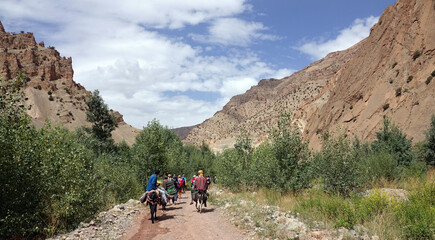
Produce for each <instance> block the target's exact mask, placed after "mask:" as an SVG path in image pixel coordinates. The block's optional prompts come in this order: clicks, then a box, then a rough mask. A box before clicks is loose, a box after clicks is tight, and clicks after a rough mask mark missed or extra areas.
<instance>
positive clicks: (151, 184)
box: [146, 170, 160, 192]
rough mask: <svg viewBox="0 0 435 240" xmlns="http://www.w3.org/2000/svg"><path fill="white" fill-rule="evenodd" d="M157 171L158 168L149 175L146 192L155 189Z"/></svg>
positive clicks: (158, 171)
mask: <svg viewBox="0 0 435 240" xmlns="http://www.w3.org/2000/svg"><path fill="white" fill-rule="evenodd" d="M159 173H160V170H156V172H155V173H154V174H153V175H151V177H150V180H149V181H148V184H147V188H146V191H147V192H149V191H151V190H157V177H158V176H159Z"/></svg>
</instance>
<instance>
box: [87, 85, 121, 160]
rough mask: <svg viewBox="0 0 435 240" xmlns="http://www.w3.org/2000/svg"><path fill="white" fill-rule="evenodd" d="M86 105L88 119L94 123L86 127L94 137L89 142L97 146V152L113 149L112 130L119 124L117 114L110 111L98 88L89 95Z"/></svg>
mask: <svg viewBox="0 0 435 240" xmlns="http://www.w3.org/2000/svg"><path fill="white" fill-rule="evenodd" d="M86 106H87V111H86V120H87V121H88V122H90V123H92V127H91V128H85V130H86V132H88V133H90V134H91V136H92V137H93V138H94V139H93V140H92V139H91V140H90V142H89V143H90V144H91V145H93V146H95V148H96V150H97V152H100V153H101V152H104V150H107V148H109V149H110V150H112V149H113V148H114V142H113V139H112V131H113V130H115V128H116V127H117V126H118V122H117V120H116V117H115V115H114V114H113V113H111V112H110V111H109V109H108V107H107V104H105V103H104V100H103V98H102V97H101V96H100V92H99V91H98V90H95V91H94V92H93V93H92V95H89V96H88V98H87V99H86ZM95 140H97V141H99V142H95Z"/></svg>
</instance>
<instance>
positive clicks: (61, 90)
mask: <svg viewBox="0 0 435 240" xmlns="http://www.w3.org/2000/svg"><path fill="white" fill-rule="evenodd" d="M18 72H23V73H25V74H26V75H27V76H28V77H29V78H28V80H27V82H26V84H25V87H24V92H25V94H26V99H25V105H26V106H28V109H27V113H28V114H29V116H30V117H31V118H32V122H33V124H34V125H35V126H37V127H41V126H42V125H44V124H45V120H46V119H49V120H50V121H51V122H52V123H53V124H59V123H61V124H63V125H64V126H65V127H67V128H69V129H71V130H72V129H75V128H77V127H80V126H84V125H89V123H88V122H86V110H85V106H86V104H85V99H86V97H87V96H88V95H89V94H91V93H90V92H89V91H87V90H86V89H85V88H84V87H83V86H81V85H80V84H78V83H76V82H74V80H73V75H74V71H73V69H72V59H71V57H70V58H65V57H61V56H60V54H59V52H58V51H56V49H55V48H54V47H51V46H49V47H45V45H44V42H40V43H38V44H37V43H36V41H35V37H34V36H33V34H32V33H24V32H20V33H8V32H6V31H5V29H4V27H3V24H2V23H1V22H0V77H3V78H7V79H9V78H13V77H15V76H16V75H17V73H18ZM115 115H116V116H118V127H117V128H116V129H115V130H114V131H113V132H112V135H113V138H114V139H115V141H117V142H119V141H121V140H123V139H124V140H125V141H126V142H127V143H129V144H132V143H133V142H134V141H135V137H136V135H137V134H138V132H139V130H138V129H136V128H134V127H132V126H130V125H128V124H126V123H125V122H124V120H123V118H122V115H121V114H120V113H118V112H115Z"/></svg>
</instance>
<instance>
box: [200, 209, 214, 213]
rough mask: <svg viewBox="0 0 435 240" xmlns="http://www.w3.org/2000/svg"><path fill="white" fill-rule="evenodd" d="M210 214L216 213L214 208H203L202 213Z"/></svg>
mask: <svg viewBox="0 0 435 240" xmlns="http://www.w3.org/2000/svg"><path fill="white" fill-rule="evenodd" d="M208 212H214V208H203V209H202V210H201V213H208Z"/></svg>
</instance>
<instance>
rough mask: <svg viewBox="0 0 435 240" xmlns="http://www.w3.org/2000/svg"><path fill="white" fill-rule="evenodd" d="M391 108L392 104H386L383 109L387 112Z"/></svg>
mask: <svg viewBox="0 0 435 240" xmlns="http://www.w3.org/2000/svg"><path fill="white" fill-rule="evenodd" d="M389 107H390V104H389V103H386V104H385V105H384V106H383V107H382V108H383V109H384V111H385V110H387V109H388V108H389Z"/></svg>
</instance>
